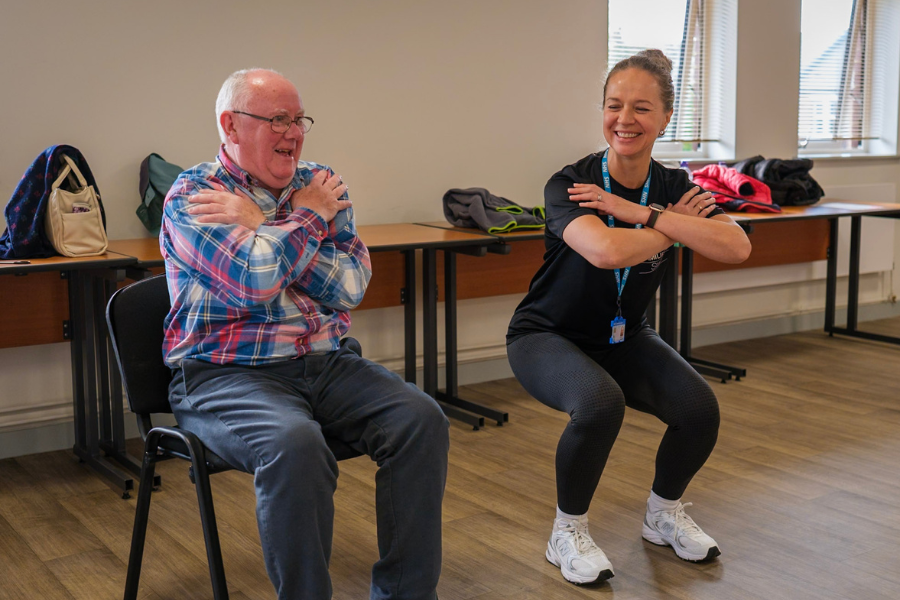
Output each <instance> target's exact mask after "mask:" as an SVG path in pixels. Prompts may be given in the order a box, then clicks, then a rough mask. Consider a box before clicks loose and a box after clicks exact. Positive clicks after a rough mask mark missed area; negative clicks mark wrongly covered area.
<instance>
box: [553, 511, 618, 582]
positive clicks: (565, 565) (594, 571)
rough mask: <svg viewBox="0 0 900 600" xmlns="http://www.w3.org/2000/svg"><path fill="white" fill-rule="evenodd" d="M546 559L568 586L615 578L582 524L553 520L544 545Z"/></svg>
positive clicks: (610, 567) (603, 555) (586, 527)
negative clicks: (545, 546) (557, 569)
mask: <svg viewBox="0 0 900 600" xmlns="http://www.w3.org/2000/svg"><path fill="white" fill-rule="evenodd" d="M546 556H547V560H548V561H550V563H551V564H553V565H555V566H557V567H559V568H560V571H562V576H563V577H565V579H566V581H570V582H572V583H577V584H582V583H594V582H597V581H605V580H606V579H609V578H610V577H613V576H614V575H615V573H613V568H612V565H611V564H610V563H609V560H607V558H606V555H605V554H603V550H601V549H600V548H599V547H598V546H597V544H595V543H594V540H593V539H592V538H591V534H590V533H589V532H588V525H587V523H586V522H583V521H570V520H568V519H557V520H556V522H555V524H554V527H553V532H552V533H551V534H550V541H549V542H547V554H546Z"/></svg>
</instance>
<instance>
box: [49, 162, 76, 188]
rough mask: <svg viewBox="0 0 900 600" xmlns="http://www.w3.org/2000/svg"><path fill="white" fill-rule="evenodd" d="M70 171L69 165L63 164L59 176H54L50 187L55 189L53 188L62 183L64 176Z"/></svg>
mask: <svg viewBox="0 0 900 600" xmlns="http://www.w3.org/2000/svg"><path fill="white" fill-rule="evenodd" d="M66 158H69V157H68V156H66ZM71 172H72V167H71V166H70V165H66V166H64V167H63V169H62V171H60V172H59V177H57V178H56V181H54V182H53V187H51V188H50V189H53V190H55V189H57V188H59V186H61V185H62V182H63V181H64V180H65V178H66V177H67V176H68V175H69V174H70V173H71Z"/></svg>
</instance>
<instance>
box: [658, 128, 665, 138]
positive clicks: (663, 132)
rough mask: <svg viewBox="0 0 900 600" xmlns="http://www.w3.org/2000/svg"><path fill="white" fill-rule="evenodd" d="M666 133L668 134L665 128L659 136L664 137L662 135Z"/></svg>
mask: <svg viewBox="0 0 900 600" xmlns="http://www.w3.org/2000/svg"><path fill="white" fill-rule="evenodd" d="M664 135H666V130H665V129H663V130H662V131H660V132H659V137H662V136H664Z"/></svg>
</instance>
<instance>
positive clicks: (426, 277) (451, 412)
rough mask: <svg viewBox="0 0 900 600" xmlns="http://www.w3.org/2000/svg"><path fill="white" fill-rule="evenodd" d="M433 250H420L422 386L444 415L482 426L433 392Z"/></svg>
mask: <svg viewBox="0 0 900 600" xmlns="http://www.w3.org/2000/svg"><path fill="white" fill-rule="evenodd" d="M436 253H437V251H436V250H434V249H433V248H425V249H424V250H422V296H423V300H422V338H423V342H424V343H423V346H424V348H423V349H422V354H423V359H424V360H423V362H424V374H423V385H422V389H423V390H424V391H425V393H426V394H428V395H429V396H431V397H432V398H434V399H435V400H437V403H438V405H439V406H440V407H441V410H443V411H444V414H445V415H447V416H448V417H450V418H453V419H457V420H459V421H462V422H463V423H467V424H469V425H471V426H472V427H473V428H474V429H476V430H477V429H478V428H480V427H484V418H483V417H478V416H476V415H473V414H471V413H467V412H465V411H463V410H460V409H458V408H456V407H454V406H451V405H449V404H447V403H446V402H442V401H441V399H440V398H439V396H438V391H437V363H438V345H437V265H436V261H437V256H436Z"/></svg>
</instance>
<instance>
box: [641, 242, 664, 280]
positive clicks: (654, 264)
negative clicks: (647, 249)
mask: <svg viewBox="0 0 900 600" xmlns="http://www.w3.org/2000/svg"><path fill="white" fill-rule="evenodd" d="M668 251H669V249H668V248H666V249H665V250H663V251H662V252H658V253H656V254H654V255H653V256H651V257H650V258H648V259H647V260H645V261H644V262H643V264H644V265H646V266H647V267H648V268H649V270H648V271H639V272H638V275H648V274H650V273H652V272H654V271H655V270H657V269H658V268H660V267H661V266H662V264H663V263H664V262H666V253H667V252H668Z"/></svg>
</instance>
